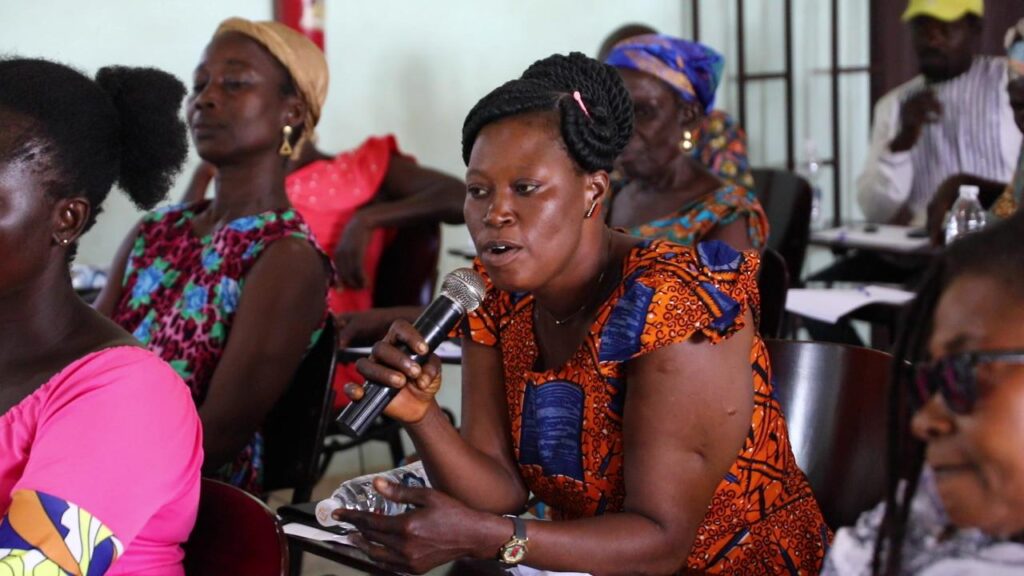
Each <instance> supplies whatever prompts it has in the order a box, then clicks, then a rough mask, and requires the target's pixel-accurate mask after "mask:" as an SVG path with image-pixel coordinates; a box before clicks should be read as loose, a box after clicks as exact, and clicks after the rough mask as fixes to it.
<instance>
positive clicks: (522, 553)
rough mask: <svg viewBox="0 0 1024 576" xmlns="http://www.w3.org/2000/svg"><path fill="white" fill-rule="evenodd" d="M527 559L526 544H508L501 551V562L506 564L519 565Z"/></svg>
mask: <svg viewBox="0 0 1024 576" xmlns="http://www.w3.org/2000/svg"><path fill="white" fill-rule="evenodd" d="M525 557H526V544H524V543H521V542H514V543H510V544H506V545H505V547H504V548H503V549H502V550H501V561H502V562H504V563H506V564H518V563H519V562H521V561H522V560H523V558H525Z"/></svg>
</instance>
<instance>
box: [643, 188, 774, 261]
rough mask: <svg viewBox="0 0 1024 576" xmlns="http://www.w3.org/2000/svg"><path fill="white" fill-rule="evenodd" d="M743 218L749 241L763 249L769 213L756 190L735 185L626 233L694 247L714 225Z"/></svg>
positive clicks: (766, 237)
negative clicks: (766, 212) (766, 211)
mask: <svg viewBox="0 0 1024 576" xmlns="http://www.w3.org/2000/svg"><path fill="white" fill-rule="evenodd" d="M740 218H742V219H743V220H744V222H746V224H747V237H748V238H749V239H750V243H751V244H752V245H753V246H754V248H757V249H758V250H760V249H761V248H764V247H765V245H766V243H767V241H768V216H767V215H766V214H765V213H764V209H763V208H762V207H761V202H759V201H758V199H757V196H755V195H754V192H753V191H751V190H749V189H747V188H741V187H739V186H733V185H727V186H725V187H723V188H720V189H718V190H717V191H715V192H714V193H711V194H706V195H704V196H701V197H700V198H697V199H696V200H693V201H692V202H690V203H689V204H686V205H685V206H683V207H682V208H680V209H679V210H678V211H677V212H675V213H674V214H671V215H669V216H666V217H664V218H659V219H657V220H653V221H651V222H647V223H646V224H641V225H639V226H634V227H632V228H627V229H626V232H628V233H629V234H632V235H633V236H639V237H640V238H649V239H654V238H660V239H663V240H668V241H670V242H675V243H676V244H682V245H683V246H692V245H694V244H696V243H698V242H701V241H703V240H704V239H705V237H707V235H708V234H710V233H711V231H712V230H714V229H715V228H717V227H719V226H726V225H729V224H732V223H733V222H735V221H736V220H739V219H740Z"/></svg>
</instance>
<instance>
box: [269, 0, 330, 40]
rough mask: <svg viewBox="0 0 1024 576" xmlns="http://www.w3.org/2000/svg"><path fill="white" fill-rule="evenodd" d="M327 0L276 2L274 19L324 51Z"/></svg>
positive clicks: (286, 0)
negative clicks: (296, 31) (325, 3)
mask: <svg viewBox="0 0 1024 576" xmlns="http://www.w3.org/2000/svg"><path fill="white" fill-rule="evenodd" d="M324 2H325V0H274V17H275V18H277V21H278V22H281V23H282V24H285V25H287V26H291V27H292V28H294V29H296V30H298V31H299V32H302V33H303V34H305V35H306V36H308V37H309V39H310V40H312V41H313V43H315V44H316V45H317V46H319V47H320V49H321V50H323V49H324Z"/></svg>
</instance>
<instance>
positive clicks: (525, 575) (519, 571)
mask: <svg viewBox="0 0 1024 576" xmlns="http://www.w3.org/2000/svg"><path fill="white" fill-rule="evenodd" d="M508 573H509V574H512V575H513V576H590V574H588V573H586V572H550V571H548V570H537V569H536V568H530V567H529V566H526V565H524V564H520V565H518V566H515V567H513V568H510V569H509V570H508Z"/></svg>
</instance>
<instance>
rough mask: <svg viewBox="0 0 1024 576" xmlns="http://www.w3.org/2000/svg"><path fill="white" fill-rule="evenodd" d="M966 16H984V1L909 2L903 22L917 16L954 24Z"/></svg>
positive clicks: (940, 0) (938, 0)
mask: <svg viewBox="0 0 1024 576" xmlns="http://www.w3.org/2000/svg"><path fill="white" fill-rule="evenodd" d="M968 14H974V15H975V16H979V17H981V16H984V15H985V0H910V2H908V3H907V11H906V12H904V13H903V21H904V22H909V21H911V20H913V19H914V18H917V17H918V16H930V17H932V18H935V19H936V20H942V21H943V22H954V21H956V20H959V19H961V18H963V17H964V16H966V15H968Z"/></svg>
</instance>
